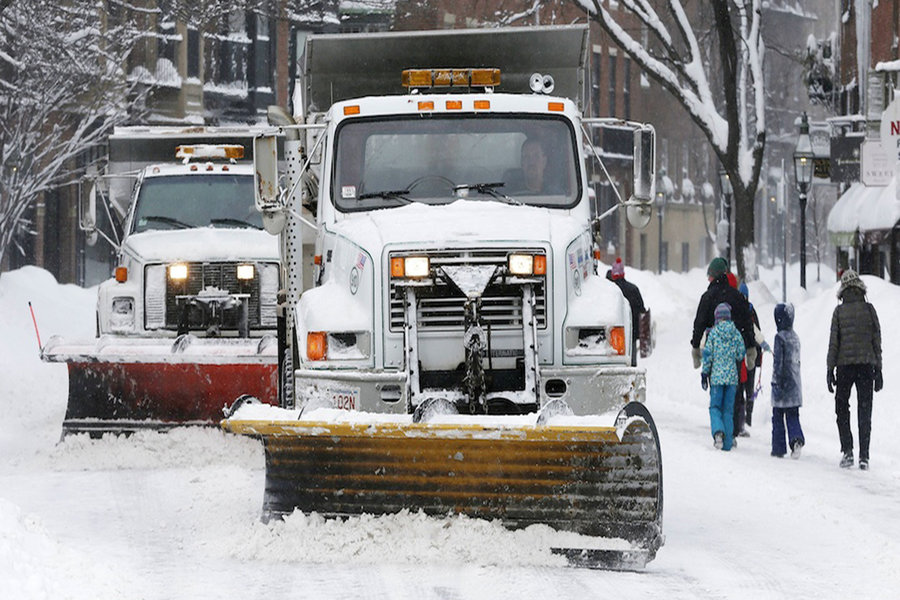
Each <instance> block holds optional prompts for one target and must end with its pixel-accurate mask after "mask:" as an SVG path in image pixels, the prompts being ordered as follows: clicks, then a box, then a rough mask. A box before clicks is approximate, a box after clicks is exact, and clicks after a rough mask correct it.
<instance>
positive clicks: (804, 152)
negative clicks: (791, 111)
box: [794, 112, 814, 289]
mask: <svg viewBox="0 0 900 600" xmlns="http://www.w3.org/2000/svg"><path fill="white" fill-rule="evenodd" d="M813 157H814V156H813V151H812V143H811V142H810V141H809V120H808V119H807V117H806V112H804V113H803V116H802V117H801V118H800V136H799V137H798V138H797V147H796V148H795V149H794V179H795V180H796V181H797V189H798V190H799V192H800V287H802V288H803V289H806V193H807V191H808V190H809V184H810V183H812V176H813Z"/></svg>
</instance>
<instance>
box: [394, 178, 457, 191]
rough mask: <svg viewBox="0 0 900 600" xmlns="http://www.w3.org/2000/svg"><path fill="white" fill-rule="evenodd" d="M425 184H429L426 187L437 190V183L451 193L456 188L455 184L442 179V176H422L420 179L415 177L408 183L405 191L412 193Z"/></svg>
mask: <svg viewBox="0 0 900 600" xmlns="http://www.w3.org/2000/svg"><path fill="white" fill-rule="evenodd" d="M425 182H431V184H430V185H428V186H426V187H428V188H431V189H438V186H437V185H436V184H438V183H443V184H446V185H447V187H448V189H449V190H451V191H452V190H453V188H455V187H456V183H454V182H453V181H452V180H450V179H448V178H447V177H444V176H443V175H422V176H421V177H416V178H415V179H413V180H412V181H410V182H409V183H408V184H407V185H406V189H407V190H410V191H412V190H414V189H416V187H418V186H419V185H421V184H423V183H425Z"/></svg>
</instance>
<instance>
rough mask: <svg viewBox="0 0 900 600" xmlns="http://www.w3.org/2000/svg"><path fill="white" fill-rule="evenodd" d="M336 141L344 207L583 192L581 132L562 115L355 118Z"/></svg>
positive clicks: (562, 200)
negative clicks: (578, 152) (579, 151)
mask: <svg viewBox="0 0 900 600" xmlns="http://www.w3.org/2000/svg"><path fill="white" fill-rule="evenodd" d="M336 143H337V146H336V161H335V168H334V173H333V180H332V183H333V186H332V189H333V192H332V197H333V202H334V204H335V206H337V207H338V209H339V210H342V211H348V212H349V211H359V210H373V209H379V208H388V207H394V206H400V205H402V204H406V203H409V202H422V203H426V204H446V203H449V202H453V201H454V200H457V199H459V198H468V199H485V200H497V201H503V202H509V203H516V204H528V205H532V206H549V207H556V208H568V207H571V206H573V205H574V204H575V203H576V202H577V201H578V197H579V194H580V191H581V190H580V173H579V171H578V161H577V160H576V159H575V157H576V152H575V133H574V131H573V129H572V127H571V125H570V124H569V122H568V121H567V120H566V119H564V118H561V117H543V116H535V115H528V116H527V117H526V116H521V117H517V116H511V115H502V116H493V115H487V114H477V115H468V116H448V117H444V116H429V117H427V118H423V117H422V116H421V115H415V116H410V117H400V118H390V119H377V120H376V119H365V120H364V119H360V120H356V119H354V120H351V121H346V122H345V123H344V124H343V125H342V126H341V127H340V129H339V130H338V132H337V142H336Z"/></svg>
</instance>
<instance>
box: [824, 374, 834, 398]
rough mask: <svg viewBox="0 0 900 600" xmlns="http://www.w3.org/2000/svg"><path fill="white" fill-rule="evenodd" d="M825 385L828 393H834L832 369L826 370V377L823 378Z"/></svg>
mask: <svg viewBox="0 0 900 600" xmlns="http://www.w3.org/2000/svg"><path fill="white" fill-rule="evenodd" d="M825 383H827V384H828V393H829V394H833V393H834V369H828V375H827V376H826V377H825Z"/></svg>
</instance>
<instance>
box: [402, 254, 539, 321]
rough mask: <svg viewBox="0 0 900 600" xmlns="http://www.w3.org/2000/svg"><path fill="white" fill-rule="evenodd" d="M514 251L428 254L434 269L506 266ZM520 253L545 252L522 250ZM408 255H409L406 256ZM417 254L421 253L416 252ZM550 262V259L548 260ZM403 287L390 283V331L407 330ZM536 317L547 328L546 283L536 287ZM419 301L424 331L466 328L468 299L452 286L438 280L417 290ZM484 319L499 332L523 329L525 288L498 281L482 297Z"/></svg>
mask: <svg viewBox="0 0 900 600" xmlns="http://www.w3.org/2000/svg"><path fill="white" fill-rule="evenodd" d="M511 251H512V250H507V249H496V250H470V251H466V252H464V253H461V252H459V251H455V252H454V251H441V252H425V253H424V254H427V255H428V258H429V260H430V261H431V266H432V269H434V268H435V267H440V266H447V265H452V266H456V265H489V264H490V265H498V266H503V265H505V264H506V260H507V258H506V257H507V255H508V254H509V253H510V252H511ZM515 251H516V252H536V253H545V252H546V250H544V249H542V248H541V249H531V250H521V249H519V248H516V249H515ZM404 254H406V253H404ZM416 254H417V255H418V254H420V253H418V252H417V253H416ZM548 259H549V257H548ZM404 295H405V291H404V288H403V286H399V285H396V284H395V282H394V281H391V282H390V316H389V320H390V329H391V331H403V298H404ZM534 295H535V304H536V306H535V317H536V319H537V323H538V327H539V328H540V329H544V328H546V326H547V297H546V290H545V285H544V284H543V283H540V284H537V285H535V286H534ZM416 298H417V300H418V311H417V318H416V320H417V323H418V328H419V330H423V329H459V330H461V329H462V328H463V305H464V304H465V301H466V299H465V296H463V295H462V294H461V293H460V292H459V290H457V289H456V287H455V286H453V285H452V284H450V283H447V282H444V281H435V283H434V285H433V286H429V287H417V288H416ZM481 316H482V319H483V322H484V323H485V324H486V325H489V326H490V327H492V328H496V329H514V328H520V327H521V326H522V288H521V286H519V285H508V284H503V283H502V282H494V283H492V284H491V285H489V286H488V287H487V289H486V290H485V292H484V295H483V296H482V298H481Z"/></svg>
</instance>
